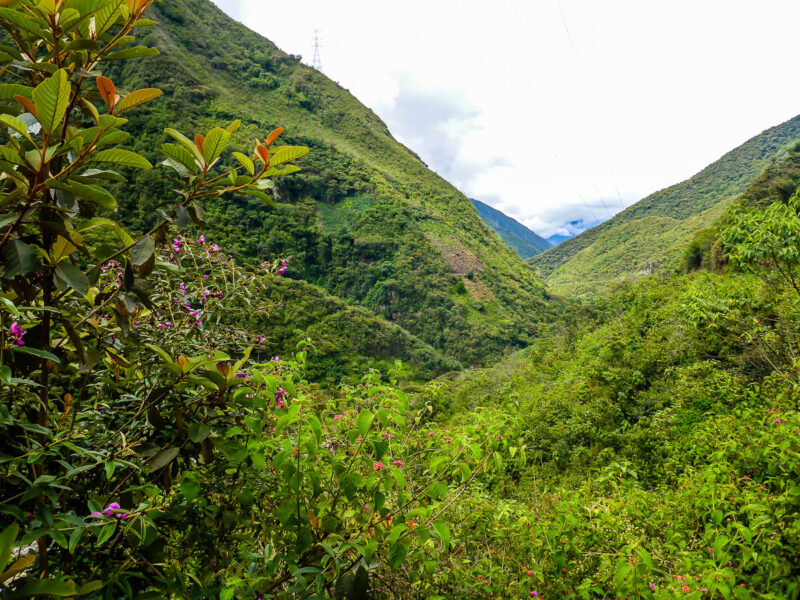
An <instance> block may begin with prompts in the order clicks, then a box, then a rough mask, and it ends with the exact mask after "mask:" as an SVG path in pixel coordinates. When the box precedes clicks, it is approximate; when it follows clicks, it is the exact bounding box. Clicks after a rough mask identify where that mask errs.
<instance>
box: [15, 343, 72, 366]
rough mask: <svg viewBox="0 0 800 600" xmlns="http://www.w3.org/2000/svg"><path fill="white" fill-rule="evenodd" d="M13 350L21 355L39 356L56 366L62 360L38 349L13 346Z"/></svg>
mask: <svg viewBox="0 0 800 600" xmlns="http://www.w3.org/2000/svg"><path fill="white" fill-rule="evenodd" d="M11 349H12V350H13V351H14V352H19V353H21V354H30V355H31V356H38V357H39V358H46V359H47V360H51V361H53V362H54V363H56V364H61V359H60V358H58V357H57V356H56V355H55V354H53V353H51V352H47V351H45V350H39V349H38V348H30V347H28V346H12V348H11Z"/></svg>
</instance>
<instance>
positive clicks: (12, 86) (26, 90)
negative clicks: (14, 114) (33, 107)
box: [0, 83, 33, 102]
mask: <svg viewBox="0 0 800 600" xmlns="http://www.w3.org/2000/svg"><path fill="white" fill-rule="evenodd" d="M14 96H22V97H23V98H27V99H28V100H30V99H32V98H33V88H32V87H28V86H27V85H19V84H18V83H0V100H3V101H4V102H9V101H11V100H13V99H14Z"/></svg>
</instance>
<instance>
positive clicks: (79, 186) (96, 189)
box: [45, 179, 117, 210]
mask: <svg viewBox="0 0 800 600" xmlns="http://www.w3.org/2000/svg"><path fill="white" fill-rule="evenodd" d="M45 183H46V184H47V185H48V186H50V187H51V188H54V189H57V190H62V191H65V192H69V193H70V194H74V195H75V196H78V197H79V198H82V199H84V200H89V201H91V202H94V203H96V204H99V205H100V206H102V207H103V208H107V209H109V210H116V208H117V201H116V200H114V197H113V196H112V195H111V194H110V193H109V192H108V190H106V189H105V188H102V187H100V186H98V185H86V184H83V183H78V182H77V181H73V180H68V181H67V182H66V183H65V182H63V181H59V180H57V179H48V180H47V181H46V182H45Z"/></svg>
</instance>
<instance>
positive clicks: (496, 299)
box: [111, 0, 560, 365]
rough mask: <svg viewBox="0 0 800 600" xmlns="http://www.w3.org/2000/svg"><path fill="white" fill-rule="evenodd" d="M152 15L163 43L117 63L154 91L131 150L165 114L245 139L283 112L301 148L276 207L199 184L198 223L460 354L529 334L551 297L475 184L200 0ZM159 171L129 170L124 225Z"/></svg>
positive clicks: (154, 134)
mask: <svg viewBox="0 0 800 600" xmlns="http://www.w3.org/2000/svg"><path fill="white" fill-rule="evenodd" d="M151 17H152V18H153V19H155V20H156V21H158V25H157V26H156V27H153V28H152V29H151V30H149V32H148V33H146V34H144V35H143V36H142V39H143V41H144V43H145V44H147V45H149V46H155V47H157V48H158V49H160V50H161V52H162V53H161V55H160V56H158V57H154V58H148V59H143V60H139V61H132V62H130V63H125V64H124V66H122V67H121V68H120V69H119V71H118V72H116V73H111V75H112V77H113V78H115V80H116V79H118V80H119V81H120V82H124V84H125V86H126V87H128V88H130V89H134V88H135V87H160V88H162V89H163V91H164V97H163V98H162V99H160V100H159V101H158V102H154V103H151V104H150V105H148V107H146V108H144V109H142V110H141V112H140V113H139V114H138V115H137V117H138V118H137V119H136V121H135V123H134V124H133V126H134V127H135V129H134V138H133V139H134V142H133V144H134V147H135V148H136V149H137V150H139V151H141V152H142V153H144V154H145V155H146V156H147V157H148V158H149V159H151V161H153V162H156V161H159V160H162V159H163V157H160V156H159V155H158V154H157V153H156V152H155V149H156V148H158V146H159V145H160V144H161V143H162V142H163V141H165V140H166V136H165V135H164V133H163V130H164V128H165V127H174V128H176V129H179V130H181V131H183V132H184V133H185V134H187V135H189V136H190V137H193V136H194V135H195V133H205V132H206V131H208V130H209V129H210V128H211V127H213V126H216V125H222V126H225V125H227V123H229V122H231V121H233V120H234V119H241V121H242V126H241V128H240V130H239V131H238V132H237V134H236V136H235V138H234V142H233V146H237V145H238V147H239V148H240V149H245V150H247V149H249V148H251V147H252V140H253V139H254V138H258V139H263V138H264V137H265V136H266V135H267V133H269V131H270V130H272V129H273V128H274V127H277V126H283V127H285V128H286V133H285V134H284V136H283V137H282V138H281V140H284V143H288V144H298V145H305V146H308V147H310V149H311V151H310V153H309V155H308V156H306V157H304V158H303V159H302V160H301V161H299V163H298V164H299V166H301V167H302V168H303V172H302V173H300V174H297V175H293V176H292V177H287V178H284V179H281V180H279V182H278V184H277V185H278V187H277V192H278V204H277V206H275V207H269V206H265V205H264V204H263V203H262V202H260V201H258V200H255V199H254V200H252V201H245V200H241V199H238V198H220V199H209V200H208V202H207V203H206V204H205V206H204V208H205V212H206V221H207V225H206V227H205V229H204V233H205V236H206V238H207V239H209V240H212V239H213V241H214V242H215V243H218V244H219V245H220V246H222V247H223V248H224V249H225V250H226V251H229V252H231V253H232V254H233V255H234V256H236V258H237V259H238V260H240V261H241V262H243V263H245V264H250V265H252V266H254V267H255V266H257V265H258V264H259V263H260V262H261V261H262V260H265V259H268V258H275V257H277V256H285V257H288V258H289V259H290V260H289V263H290V267H289V271H288V273H287V276H288V277H290V278H292V279H295V280H302V281H305V282H307V283H308V284H310V285H313V286H316V288H317V289H318V290H319V292H317V293H315V294H313V295H310V296H308V299H307V300H305V301H306V302H308V310H309V311H314V310H316V308H317V307H316V305H315V304H314V303H315V301H314V300H312V298H316V297H318V295H319V294H320V293H323V294H327V295H328V296H329V298H328V300H327V301H326V302H327V304H328V305H329V306H334V305H336V300H340V301H342V302H344V303H346V304H352V305H357V306H360V307H362V308H364V309H365V310H366V311H368V313H369V314H371V315H372V316H373V317H376V318H381V319H385V320H387V321H389V322H391V323H394V324H395V325H397V326H399V327H401V328H402V329H404V330H405V331H407V332H408V333H409V334H410V336H411V337H412V338H414V339H416V340H418V341H419V342H421V343H422V344H424V345H427V346H430V347H431V348H432V349H433V350H435V352H436V353H439V354H441V355H443V356H444V357H446V358H447V359H448V360H450V361H456V362H457V363H461V364H478V363H485V362H486V361H487V360H489V359H490V358H491V357H493V356H498V355H500V354H502V353H504V352H505V351H506V350H507V349H513V348H518V347H523V346H526V345H528V344H529V343H530V342H531V340H533V339H534V338H535V335H536V331H537V324H538V323H540V322H541V321H543V320H547V319H549V318H551V317H552V316H553V315H554V314H556V313H557V312H558V310H560V309H559V307H558V305H557V304H556V303H555V302H554V301H552V300H551V299H550V298H549V296H548V295H547V293H546V292H545V288H544V285H543V283H542V281H541V279H540V278H539V277H538V276H537V274H536V273H535V271H534V270H533V269H531V268H530V267H529V266H528V265H526V264H525V263H524V261H523V260H522V259H520V257H519V256H518V255H517V254H516V253H514V252H513V251H511V250H510V249H509V248H508V247H507V246H506V245H505V244H504V243H503V242H502V240H501V239H500V238H499V237H497V236H496V235H495V234H494V233H493V232H492V231H491V229H490V228H489V227H487V226H486V225H485V224H484V223H483V222H482V221H481V219H480V217H479V215H478V213H477V211H476V210H475V208H474V207H473V205H472V204H471V203H470V202H469V200H468V199H467V198H466V197H465V196H464V195H463V194H461V193H460V192H458V191H457V190H456V189H455V188H454V187H453V186H452V185H450V184H449V183H448V182H446V181H445V180H443V179H441V178H440V177H438V176H437V175H436V174H435V173H433V172H432V171H431V170H429V169H428V168H427V167H426V166H425V165H424V164H423V163H422V161H421V160H420V159H419V158H418V157H417V156H416V154H414V153H413V152H412V151H411V150H409V149H408V148H406V147H405V146H403V145H401V144H400V143H398V142H397V141H395V140H394V139H393V138H392V136H391V134H390V133H389V131H388V129H387V127H386V125H385V124H384V123H383V122H382V121H381V120H380V119H379V118H378V117H377V116H376V115H375V114H374V113H373V112H372V111H370V110H369V109H368V108H367V107H365V106H364V105H363V104H361V103H360V102H359V101H358V100H357V99H356V98H354V97H353V96H352V95H351V94H350V93H349V92H347V90H345V89H343V88H341V87H340V86H339V85H337V84H336V83H334V82H333V81H331V80H329V79H328V78H327V77H325V76H324V75H323V74H321V73H319V72H317V71H315V70H313V69H311V68H309V67H306V66H304V65H302V64H301V63H300V61H299V59H298V57H295V56H290V55H288V54H286V53H284V52H282V51H280V50H279V49H278V48H276V46H275V45H274V44H272V43H271V42H270V41H268V40H266V39H264V38H263V37H261V36H259V35H258V34H256V33H254V32H252V31H250V30H249V29H247V28H246V27H244V26H243V25H241V24H239V23H236V22H235V21H234V20H232V19H231V18H229V17H228V16H227V15H225V14H224V13H223V12H222V11H221V10H219V9H218V8H217V7H216V6H214V5H213V4H212V3H211V2H210V1H208V0H174V1H170V2H164V3H158V4H156V5H155V6H154V7H153V9H152V11H151ZM159 171H161V170H160V169H156V170H154V171H153V172H150V173H147V174H145V175H143V176H140V177H139V179H138V183H139V189H140V190H141V189H142V188H143V189H144V192H141V191H140V192H139V193H138V194H137V195H136V196H130V197H127V198H124V196H123V201H122V202H121V210H122V214H123V217H124V219H125V220H126V222H127V223H128V224H129V225H130V226H131V227H132V228H134V229H139V230H143V229H145V228H147V227H149V225H150V224H151V223H152V222H153V221H154V219H155V218H157V217H156V215H157V206H158V202H159V199H160V198H161V197H163V196H164V195H165V194H167V193H168V192H169V190H170V183H169V181H168V180H166V179H165V178H164V177H163V174H160V173H159ZM121 193H124V192H121ZM300 297H301V299H302V298H305V296H303V295H300ZM287 326H290V325H287ZM291 326H292V327H295V329H297V330H298V331H300V332H307V333H308V334H309V335H312V334H314V335H318V334H319V331H318V330H317V331H316V333H315V331H312V330H311V329H308V328H303V327H301V326H300V325H298V324H292V325H291ZM340 329H341V330H342V331H344V330H346V327H342V328H340ZM289 337H296V336H289ZM312 337H313V336H312ZM286 339H288V338H286ZM409 339H411V338H409ZM343 343H344V340H343ZM415 343H416V342H415ZM331 344H334V341H332V340H331V339H327V340H325V345H326V346H330V345H331ZM384 358H388V357H384ZM434 362H435V363H437V364H440V365H441V364H445V361H440V360H436V361H434Z"/></svg>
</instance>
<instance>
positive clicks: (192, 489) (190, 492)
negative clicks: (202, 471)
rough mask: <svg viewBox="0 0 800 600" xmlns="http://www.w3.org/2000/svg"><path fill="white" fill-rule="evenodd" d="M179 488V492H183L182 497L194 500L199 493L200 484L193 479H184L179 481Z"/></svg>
mask: <svg viewBox="0 0 800 600" xmlns="http://www.w3.org/2000/svg"><path fill="white" fill-rule="evenodd" d="M180 488H181V494H183V497H184V498H186V499H187V500H194V499H195V498H197V495H198V494H199V493H200V484H199V483H195V482H193V481H184V482H183V483H181V485H180Z"/></svg>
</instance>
